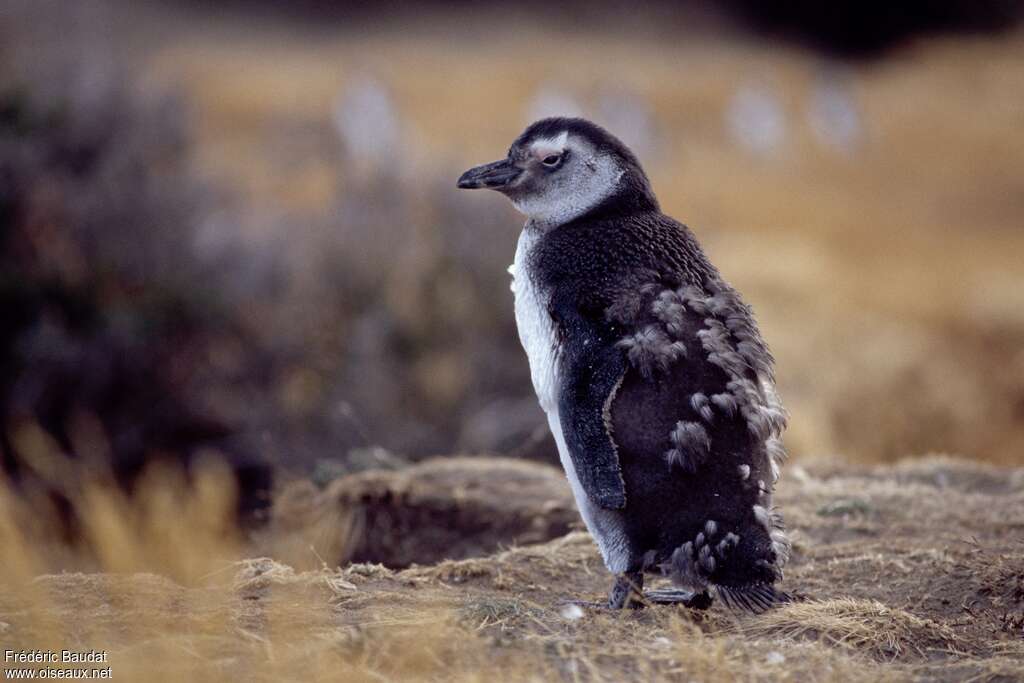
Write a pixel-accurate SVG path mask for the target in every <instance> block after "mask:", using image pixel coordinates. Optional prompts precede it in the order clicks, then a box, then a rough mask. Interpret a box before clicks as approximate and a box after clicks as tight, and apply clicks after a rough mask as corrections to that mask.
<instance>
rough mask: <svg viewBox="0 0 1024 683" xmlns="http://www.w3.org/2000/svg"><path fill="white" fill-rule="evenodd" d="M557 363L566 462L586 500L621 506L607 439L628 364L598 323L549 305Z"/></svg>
mask: <svg viewBox="0 0 1024 683" xmlns="http://www.w3.org/2000/svg"><path fill="white" fill-rule="evenodd" d="M552 316H553V317H554V319H555V320H556V321H557V323H558V334H559V338H560V342H561V344H560V351H559V356H560V363H559V387H558V415H559V420H560V422H561V427H562V433H563V435H564V437H565V443H566V447H567V448H568V450H569V457H570V458H571V460H572V464H573V467H574V468H575V470H576V476H577V477H578V478H579V480H580V484H581V485H582V486H583V490H584V491H585V492H586V494H587V497H588V498H590V500H591V501H592V502H593V503H594V504H596V505H598V506H599V507H602V508H606V509H611V510H615V509H621V508H623V507H625V505H626V485H625V483H624V481H623V478H622V470H621V467H620V465H619V455H618V450H617V448H616V446H615V442H614V440H613V439H612V434H611V412H610V411H611V404H612V401H613V400H614V398H615V393H616V391H617V390H618V388H619V386H620V385H621V384H622V380H623V377H624V376H625V374H626V370H627V369H628V363H627V360H626V357H625V354H624V353H623V351H622V349H620V348H618V347H617V346H616V345H615V341H614V339H611V338H610V335H609V330H608V329H607V328H606V326H604V325H603V324H602V322H601V321H600V320H598V319H594V318H590V317H588V316H585V315H583V314H581V313H580V312H579V310H578V309H577V308H576V307H575V306H574V305H571V304H566V305H559V303H558V302H553V305H552Z"/></svg>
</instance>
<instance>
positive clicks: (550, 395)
mask: <svg viewBox="0 0 1024 683" xmlns="http://www.w3.org/2000/svg"><path fill="white" fill-rule="evenodd" d="M538 233H539V231H536V230H531V229H530V228H528V227H527V228H523V232H522V234H520V235H519V244H518V245H517V246H516V258H515V261H514V262H513V263H512V265H511V266H509V269H508V271H509V273H511V274H512V292H513V294H515V299H516V327H517V328H518V329H519V341H520V342H521V343H522V345H523V349H525V350H526V357H527V358H528V359H529V361H530V379H532V380H533V390H534V391H535V392H537V400H538V401H540V407H541V408H543V409H544V412H546V413H549V414H550V413H551V412H552V411H557V410H558V388H557V385H558V380H557V372H558V358H557V352H556V341H557V340H556V339H555V328H554V325H553V324H552V320H551V315H550V314H549V313H548V306H547V300H546V298H545V297H542V296H541V294H540V292H538V291H537V288H536V286H534V282H533V280H532V278H531V277H530V275H529V273H527V272H526V260H527V257H528V255H529V253H530V250H531V248H532V247H533V245H534V243H535V242H536V241H537V237H539V234H538Z"/></svg>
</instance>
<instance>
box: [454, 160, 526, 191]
mask: <svg viewBox="0 0 1024 683" xmlns="http://www.w3.org/2000/svg"><path fill="white" fill-rule="evenodd" d="M522 172H523V169H521V168H518V167H517V166H516V165H515V164H513V163H512V161H511V160H510V159H502V160H500V161H492V162H491V163H489V164H483V165H482V166H475V167H473V168H471V169H469V170H468V171H466V172H465V173H463V174H462V175H461V176H459V182H458V183H457V185H458V187H460V188H462V189H464V190H475V189H478V188H481V187H486V188H488V189H491V190H500V189H501V188H503V187H505V186H506V185H508V184H509V183H511V182H512V181H513V180H515V179H516V178H517V177H518V176H519V174H520V173H522Z"/></svg>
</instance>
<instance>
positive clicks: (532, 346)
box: [508, 227, 630, 573]
mask: <svg viewBox="0 0 1024 683" xmlns="http://www.w3.org/2000/svg"><path fill="white" fill-rule="evenodd" d="M539 236H540V234H539V231H537V230H531V229H530V228H529V227H527V228H523V232H522V234H521V235H520V236H519V244H518V246H517V247H516V258H515V262H513V264H512V265H511V266H509V269H508V271H509V273H511V274H512V292H513V293H514V294H515V311H516V327H517V328H518V329H519V341H520V342H521V343H522V345H523V349H525V350H526V357H527V359H528V360H529V362H530V379H531V380H532V381H533V389H534V391H536V392H537V400H538V401H539V402H540V407H541V408H543V409H544V412H545V413H547V417H548V426H549V427H550V428H551V434H552V435H553V436H554V437H555V443H556V444H557V445H558V457H559V460H561V461H562V468H563V469H565V474H566V477H567V478H568V479H569V487H570V488H571V489H572V493H573V497H574V498H575V499H576V507H577V508H579V511H580V515H581V516H582V517H583V522H584V524H586V525H587V530H588V531H590V535H591V536H593V537H594V540H596V541H597V546H598V548H599V549H600V550H601V555H602V556H603V557H604V562H605V565H606V566H607V567H608V569H609V570H610V571H612V572H615V573H619V572H623V571H625V570H626V569H627V568H628V567H627V564H628V563H629V555H630V554H629V552H628V545H627V541H626V538H625V536H624V534H623V532H622V527H623V525H622V521H621V515H620V514H619V513H618V512H615V511H612V510H604V509H602V508H599V507H598V506H596V505H595V504H594V503H593V502H591V500H590V498H588V497H587V494H586V492H585V491H584V490H583V486H582V484H580V480H579V477H578V476H577V474H576V467H575V466H574V465H573V462H572V458H571V457H570V456H569V449H568V447H567V446H566V444H565V437H564V435H563V434H562V424H561V421H560V420H559V417H558V352H557V343H556V342H557V339H556V337H555V328H554V324H553V321H552V320H551V314H550V313H549V312H548V305H547V304H548V302H547V298H546V297H545V296H544V295H543V294H542V293H541V292H539V291H538V290H537V287H536V286H535V283H534V282H533V279H532V278H531V277H530V274H529V273H528V272H527V270H526V263H527V257H528V256H529V253H530V249H531V248H532V247H533V245H534V243H535V242H536V240H537V238H538V237H539Z"/></svg>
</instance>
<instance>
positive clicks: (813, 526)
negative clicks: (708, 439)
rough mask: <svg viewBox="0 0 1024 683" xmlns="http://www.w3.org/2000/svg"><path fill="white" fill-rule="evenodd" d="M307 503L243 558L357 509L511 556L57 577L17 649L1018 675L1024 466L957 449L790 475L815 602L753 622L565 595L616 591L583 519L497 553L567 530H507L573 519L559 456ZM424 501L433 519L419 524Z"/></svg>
mask: <svg viewBox="0 0 1024 683" xmlns="http://www.w3.org/2000/svg"><path fill="white" fill-rule="evenodd" d="M503 483H504V485H503ZM389 491H390V493H388V492H389ZM523 491H526V492H527V493H526V495H523V494H522V493H521V492H523ZM537 492H540V493H537ZM313 500H314V502H313V503H312V504H310V505H308V506H306V508H305V509H304V510H301V511H297V510H296V509H294V507H288V506H287V505H285V504H284V503H282V504H281V505H279V507H278V509H277V519H276V520H275V523H274V525H273V526H272V527H271V529H270V530H269V531H268V532H266V533H265V534H264V536H263V537H262V538H261V539H260V540H259V541H258V542H257V543H256V544H255V545H251V546H248V547H247V548H246V550H247V551H248V552H259V551H260V550H261V549H264V550H265V549H266V548H268V547H272V546H273V543H274V542H275V540H279V539H275V538H274V537H275V535H279V536H288V535H291V534H292V533H293V532H292V530H294V529H295V528H296V527H297V526H302V527H315V525H314V524H310V522H309V520H311V519H313V518H320V519H323V518H325V517H327V518H331V517H332V515H334V513H339V514H337V515H336V516H335V517H334V518H335V519H338V520H341V519H346V520H351V519H352V517H353V516H352V514H351V512H352V510H359V514H358V515H357V516H358V517H359V518H360V519H361V522H360V524H355V525H354V524H352V523H349V524H347V525H341V526H344V527H345V528H346V529H347V530H348V534H349V535H348V539H349V540H350V541H354V542H355V543H356V545H357V546H359V539H360V534H361V533H364V531H365V530H366V529H375V531H374V533H375V534H377V535H380V536H382V537H385V538H388V537H389V534H394V533H401V534H404V535H405V537H406V539H405V543H404V544H402V545H401V547H402V548H403V550H402V552H403V553H405V554H406V555H405V556H406V557H411V556H415V555H416V554H417V553H422V554H423V555H424V556H426V557H437V556H439V555H444V554H445V551H444V550H443V548H442V549H439V548H438V544H439V543H441V544H443V543H447V542H448V541H446V540H445V539H444V535H443V533H442V532H443V531H444V530H445V529H446V528H447V530H448V532H449V533H452V532H454V531H455V530H456V529H455V526H454V525H456V524H458V525H459V526H460V528H459V532H460V533H459V534H458V537H459V538H460V539H461V543H462V545H461V546H454V547H453V549H454V551H455V554H456V555H458V554H463V555H464V554H465V553H466V552H468V550H467V548H468V547H469V544H472V543H474V542H475V543H476V544H477V550H481V549H485V548H488V547H490V548H494V549H493V550H492V551H490V554H486V555H483V556H480V557H468V558H466V559H461V560H448V561H441V562H436V563H433V562H432V563H430V564H422V565H413V566H410V567H408V568H406V569H401V570H394V569H389V568H387V567H385V566H383V565H381V564H374V563H366V562H363V563H354V564H349V565H347V566H344V567H343V568H341V569H332V568H328V565H326V564H324V565H322V566H321V567H320V568H309V569H305V570H296V569H294V568H293V567H291V566H289V565H287V564H284V563H282V562H280V561H276V560H273V559H269V558H258V559H247V560H242V561H236V562H229V563H222V564H221V566H220V568H219V569H216V570H213V571H211V572H208V573H206V574H204V575H202V576H198V577H196V578H195V579H193V580H184V579H183V580H181V581H180V582H178V581H174V580H172V579H170V578H166V577H164V576H159V575H156V574H152V573H63V574H48V575H43V576H39V577H38V578H35V579H33V580H32V581H30V582H28V583H27V584H25V585H24V587H23V588H22V589H20V590H18V591H4V592H3V593H0V634H2V636H3V639H4V642H5V646H6V647H11V646H14V647H16V648H17V647H46V646H48V644H52V646H54V647H58V646H61V647H68V644H72V645H73V646H74V647H79V648H99V649H105V650H107V651H108V652H109V658H110V664H111V667H112V670H113V673H114V678H115V680H117V679H120V680H140V679H141V678H142V677H143V676H144V677H145V678H146V680H186V679H188V680H225V679H231V680H346V681H352V680H399V679H401V680H410V679H411V680H441V679H444V680H558V679H560V680H654V679H659V680H661V679H664V680H699V681H709V680H711V681H718V680H721V681H725V680H801V681H803V680H872V681H877V680H947V681H962V680H984V681H1012V680H1021V679H1022V678H1024V544H1022V542H1021V538H1022V535H1021V531H1022V529H1024V470H1021V469H1017V470H1003V469H997V468H992V467H988V466H984V465H978V464H972V463H969V462H967V461H962V460H956V459H950V458H940V457H930V458H924V459H918V460H915V461H912V462H903V463H900V464H897V465H895V466H889V467H874V468H864V467H856V468H855V467H850V466H845V465H839V464H834V465H825V464H818V465H815V466H813V467H808V468H805V467H800V466H796V465H794V466H792V467H791V468H790V469H789V471H788V473H787V476H786V477H784V481H783V482H782V485H781V488H780V490H779V495H778V503H779V505H780V506H781V507H782V509H783V510H784V512H785V514H786V517H787V521H788V522H789V526H790V528H791V530H792V535H793V540H794V557H793V559H792V561H791V563H790V565H789V566H788V567H787V573H786V579H785V588H786V589H787V590H789V591H791V592H793V593H795V594H797V595H798V596H799V597H800V598H801V600H800V601H799V602H796V603H794V604H790V605H787V606H784V607H781V608H779V609H776V610H774V611H771V612H769V613H767V614H763V615H757V616H755V615H746V614H736V613H732V612H730V611H728V610H726V609H725V608H722V607H721V606H715V607H713V608H712V609H711V610H710V611H708V612H690V611H687V610H685V609H681V608H667V607H657V608H649V609H645V610H643V611H639V612H624V613H606V612H602V611H577V610H575V609H574V608H571V607H567V606H566V605H565V604H564V601H566V600H568V599H570V598H585V599H599V598H600V597H601V596H602V595H603V594H604V591H605V590H606V588H607V585H608V581H609V578H608V576H607V574H606V572H605V570H604V568H603V566H602V564H601V561H600V558H599V557H598V554H597V552H596V550H595V548H594V545H593V543H592V542H591V540H590V538H589V536H587V534H586V533H585V532H581V531H573V532H570V533H569V534H567V535H564V536H558V537H555V538H553V539H552V540H548V541H546V542H542V543H535V544H531V545H510V546H509V547H505V548H503V549H498V548H495V546H496V545H498V544H499V543H501V544H506V543H507V544H513V543H514V541H515V538H516V537H517V535H524V536H526V537H533V538H536V534H538V533H541V534H544V533H551V534H554V533H555V532H556V531H557V524H554V525H550V524H549V525H548V526H547V527H542V526H541V527H539V526H537V525H535V524H528V523H510V521H509V520H520V522H521V521H522V520H526V519H529V518H531V514H529V513H528V509H530V510H532V511H533V515H532V516H533V517H534V518H536V519H546V520H552V519H555V520H558V519H561V518H562V517H561V516H562V515H563V514H564V511H565V510H567V509H568V507H567V506H568V505H569V504H570V500H569V494H568V491H567V489H566V487H565V486H564V483H563V476H562V474H561V473H560V472H558V471H557V470H555V469H552V468H548V467H546V466H543V465H533V464H524V463H519V462H510V461H502V460H500V459H489V458H485V459H472V460H470V459H454V460H444V461H431V462H427V463H424V464H422V465H420V466H418V467H417V468H414V469H413V470H405V471H402V472H397V473H370V474H364V475H356V476H353V477H349V478H347V479H346V480H341V481H339V482H335V484H333V485H332V486H330V487H328V488H327V489H326V490H324V491H323V492H322V493H320V494H319V495H318V497H315V498H314V499H313ZM523 500H526V501H527V502H526V503H524V502H522V501H523ZM503 506H507V507H508V508H509V514H508V515H503V514H502V510H501V509H502V507H503ZM425 508H429V509H431V510H433V511H434V513H435V514H433V515H431V514H419V513H422V512H423V510H424V509H425ZM410 510H412V511H415V512H417V514H418V518H419V519H421V520H422V522H421V524H420V525H411V526H410V525H407V524H405V523H404V522H403V521H402V520H403V519H407V518H408V516H409V514H410ZM439 510H447V511H448V513H447V515H442V514H439V513H438V512H437V511H439ZM403 515H404V516H403ZM300 521H301V524H300ZM517 524H518V526H517ZM339 528H340V527H337V526H335V529H339ZM360 529H362V530H364V531H360ZM321 530H323V527H321ZM531 535H532V536H531ZM293 540H294V539H293ZM261 544H262V545H261ZM6 547H10V546H6ZM361 547H363V548H364V552H368V551H367V550H366V546H365V544H364V545H363V546H361ZM395 547H398V546H396V545H394V544H389V545H388V546H387V548H389V549H391V550H390V551H391V552H393V549H394V548H395ZM280 548H281V547H280V546H278V550H280ZM291 548H292V551H293V552H297V550H296V548H295V546H294V545H293V546H291ZM318 552H319V551H317V550H316V548H315V546H313V547H311V548H307V556H308V555H314V554H316V553H318ZM286 556H287V552H279V553H278V555H277V557H279V558H280V557H286ZM296 558H298V559H297V560H296V562H295V564H299V565H301V564H302V562H303V560H302V559H301V558H299V555H298V554H297V555H296ZM307 564H308V562H307ZM55 641H59V643H60V644H62V645H59V644H58V642H55ZM182 676H184V677H186V678H182Z"/></svg>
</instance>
